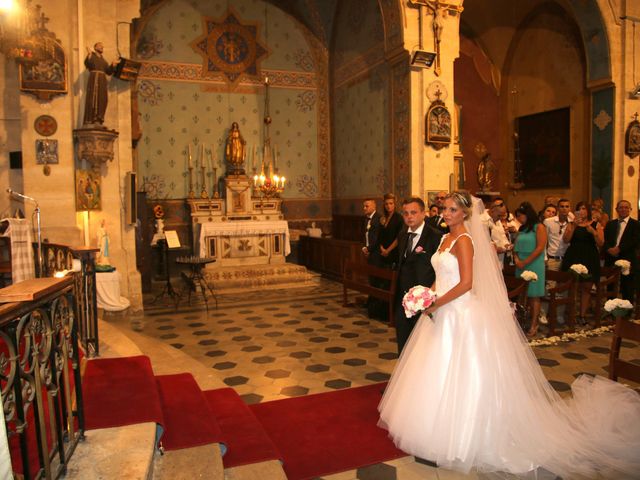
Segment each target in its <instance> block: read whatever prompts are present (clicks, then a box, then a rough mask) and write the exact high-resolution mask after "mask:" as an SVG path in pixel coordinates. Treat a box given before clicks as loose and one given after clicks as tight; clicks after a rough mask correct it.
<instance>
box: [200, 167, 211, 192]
mask: <svg viewBox="0 0 640 480" xmlns="http://www.w3.org/2000/svg"><path fill="white" fill-rule="evenodd" d="M203 160H204V159H203ZM206 168H207V167H205V166H204V161H203V162H202V165H201V166H200V171H201V172H202V190H201V191H200V198H209V193H208V192H207V181H206V178H205V175H206V173H205V170H206Z"/></svg>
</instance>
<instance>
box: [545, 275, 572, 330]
mask: <svg viewBox="0 0 640 480" xmlns="http://www.w3.org/2000/svg"><path fill="white" fill-rule="evenodd" d="M545 278H546V281H553V282H556V284H555V287H553V288H548V289H547V294H546V295H545V296H544V297H542V298H541V301H542V302H545V303H547V304H548V305H549V307H548V308H547V320H548V321H549V324H548V329H549V331H548V333H547V336H553V335H555V333H556V327H557V325H558V307H560V306H562V305H564V306H565V314H564V320H565V324H566V325H567V326H568V329H567V331H569V332H573V331H574V330H575V327H576V311H575V302H576V280H575V277H574V275H573V274H572V273H569V272H556V271H555V270H546V271H545Z"/></svg>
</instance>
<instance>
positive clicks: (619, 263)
mask: <svg viewBox="0 0 640 480" xmlns="http://www.w3.org/2000/svg"><path fill="white" fill-rule="evenodd" d="M614 265H615V266H616V267H620V269H621V270H622V272H620V273H622V275H629V273H631V262H630V261H629V260H623V259H620V260H616V263H614Z"/></svg>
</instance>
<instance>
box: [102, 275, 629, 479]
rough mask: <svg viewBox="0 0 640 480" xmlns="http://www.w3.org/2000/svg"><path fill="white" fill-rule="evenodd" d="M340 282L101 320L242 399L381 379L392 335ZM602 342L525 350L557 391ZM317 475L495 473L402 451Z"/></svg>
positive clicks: (602, 355)
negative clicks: (162, 348)
mask: <svg viewBox="0 0 640 480" xmlns="http://www.w3.org/2000/svg"><path fill="white" fill-rule="evenodd" d="M341 288H342V287H341V285H340V284H338V283H335V282H331V281H328V280H324V279H322V280H320V283H319V285H318V286H316V287H308V288H300V289H289V290H276V289H273V290H265V291H254V292H246V293H245V294H233V295H231V294H230V295H219V296H218V308H217V309H216V308H213V307H211V308H210V309H209V311H207V310H206V309H205V308H204V303H201V302H200V303H197V302H198V300H199V299H195V301H194V300H193V299H192V305H191V306H189V305H186V304H185V303H181V304H180V305H179V307H178V309H177V310H176V309H174V308H173V306H172V305H171V304H170V303H169V302H168V301H167V302H166V303H164V304H163V301H164V300H165V299H161V300H159V301H158V302H157V304H156V305H147V306H146V307H145V316H144V318H142V319H140V318H139V319H133V320H131V319H127V318H125V317H117V316H114V317H111V318H110V317H107V320H108V321H110V322H114V323H116V324H117V325H118V326H120V327H122V328H134V329H135V330H137V331H139V332H140V333H142V334H143V335H146V336H149V337H152V338H154V339H157V340H159V341H161V342H165V343H167V344H169V345H171V346H173V347H174V348H177V349H180V350H181V351H182V352H183V353H185V354H187V355H188V356H190V357H192V358H193V359H195V360H197V361H198V362H200V363H201V364H203V365H205V366H207V367H208V368H211V369H213V370H214V371H215V372H217V373H218V375H219V376H220V378H221V379H222V381H223V382H224V383H225V384H227V385H229V386H231V387H233V388H234V389H236V390H237V391H238V393H239V394H240V395H242V396H243V398H244V400H245V401H246V402H247V403H255V402H263V401H269V400H275V399H278V398H285V397H291V396H299V395H307V394H312V393H320V392H325V391H330V390H333V389H340V388H348V387H351V386H360V385H366V384H370V383H376V382H381V381H385V380H387V379H388V378H389V375H390V374H391V372H392V370H393V367H394V365H395V360H396V358H397V355H396V344H395V332H394V330H393V329H390V328H388V327H387V325H386V324H385V323H383V322H380V321H377V320H370V319H369V318H367V316H366V311H365V309H364V308H363V307H361V306H357V305H351V306H348V307H344V306H342V296H341V295H342V290H341ZM152 299H153V296H150V297H149V299H148V300H149V301H151V300H152ZM209 304H210V305H211V302H209ZM610 342H611V337H610V335H603V336H601V337H592V338H586V339H581V340H580V341H575V342H570V343H562V344H560V345H557V346H552V347H538V348H536V349H535V353H536V355H537V357H538V359H539V362H540V364H541V365H542V368H543V370H544V372H545V375H546V376H547V378H548V379H549V381H550V382H551V384H552V385H553V386H554V388H555V389H556V390H557V391H559V392H560V393H561V394H565V393H567V392H568V391H569V389H570V387H569V384H570V383H571V382H572V381H573V380H574V378H575V377H576V376H577V375H579V374H580V373H582V372H585V373H589V374H600V375H605V376H606V373H607V372H606V367H607V364H608V354H609V345H610ZM624 346H625V348H624V351H625V353H624V356H625V357H626V358H630V359H634V358H635V359H638V358H640V348H638V346H637V345H636V344H633V343H627V342H625V344H624ZM637 361H639V362H640V360H637ZM324 478H325V479H327V480H354V479H360V480H396V479H397V480H413V479H428V478H433V479H436V478H440V479H445V478H447V479H452V478H486V479H488V478H496V477H492V476H486V475H484V476H483V475H480V474H471V475H468V476H464V475H459V474H455V473H453V472H449V471H446V470H443V469H436V468H432V467H430V466H426V465H423V464H420V463H419V462H418V463H417V462H416V461H415V460H414V459H413V457H407V458H405V459H400V460H396V461H393V462H387V463H384V464H378V465H374V466H371V467H367V468H363V469H359V470H357V471H355V470H354V471H351V472H343V473H340V474H337V475H330V476H327V477H324ZM500 478H510V477H504V476H502V477H500ZM511 478H512V477H511ZM537 478H553V476H547V477H544V475H540V474H539V476H538V477H537Z"/></svg>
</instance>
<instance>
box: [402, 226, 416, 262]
mask: <svg viewBox="0 0 640 480" xmlns="http://www.w3.org/2000/svg"><path fill="white" fill-rule="evenodd" d="M416 235H417V233H411V232H409V237H408V238H407V248H405V250H404V256H405V257H408V256H409V254H410V253H411V252H412V251H413V239H414V238H415V236H416Z"/></svg>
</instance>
